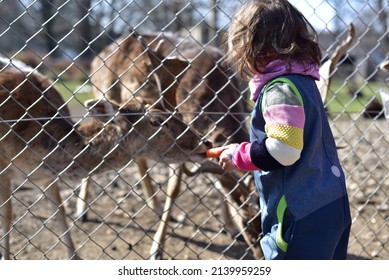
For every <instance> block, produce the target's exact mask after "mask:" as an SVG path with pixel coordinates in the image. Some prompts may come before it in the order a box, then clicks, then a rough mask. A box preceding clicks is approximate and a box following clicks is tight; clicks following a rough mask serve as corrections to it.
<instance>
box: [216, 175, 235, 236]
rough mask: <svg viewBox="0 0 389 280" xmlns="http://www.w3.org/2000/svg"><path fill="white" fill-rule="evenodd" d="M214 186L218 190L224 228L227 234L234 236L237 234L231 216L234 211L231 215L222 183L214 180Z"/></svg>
mask: <svg viewBox="0 0 389 280" xmlns="http://www.w3.org/2000/svg"><path fill="white" fill-rule="evenodd" d="M215 187H216V189H217V190H218V191H219V197H220V201H221V214H222V219H223V223H224V228H225V230H226V232H227V233H228V234H230V235H231V236H233V237H235V236H237V235H238V234H239V232H240V231H239V228H238V227H237V226H236V224H235V222H234V220H233V218H232V217H233V216H235V215H236V211H235V213H234V215H231V211H230V207H229V205H228V202H227V201H226V195H225V192H224V189H223V186H222V184H221V183H220V181H219V180H217V181H216V182H215Z"/></svg>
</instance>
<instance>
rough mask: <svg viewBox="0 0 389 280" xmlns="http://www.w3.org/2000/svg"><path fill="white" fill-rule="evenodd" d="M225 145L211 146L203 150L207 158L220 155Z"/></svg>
mask: <svg viewBox="0 0 389 280" xmlns="http://www.w3.org/2000/svg"><path fill="white" fill-rule="evenodd" d="M225 149H226V148H225V147H217V148H212V149H209V150H207V151H206V152H205V155H206V156H207V157H208V158H217V157H219V156H220V155H221V153H222V152H223V151H224V150H225Z"/></svg>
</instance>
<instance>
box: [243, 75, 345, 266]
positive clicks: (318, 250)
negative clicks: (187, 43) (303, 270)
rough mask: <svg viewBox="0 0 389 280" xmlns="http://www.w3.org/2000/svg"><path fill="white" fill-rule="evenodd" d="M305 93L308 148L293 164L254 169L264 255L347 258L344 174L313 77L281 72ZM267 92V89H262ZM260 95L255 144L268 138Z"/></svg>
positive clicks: (252, 133)
mask: <svg viewBox="0 0 389 280" xmlns="http://www.w3.org/2000/svg"><path fill="white" fill-rule="evenodd" d="M281 79H283V80H282V81H281V82H286V83H288V84H289V85H290V86H291V88H292V89H293V92H294V93H295V94H296V95H301V97H302V100H303V106H304V112H305V116H306V121H305V126H304V148H303V150H302V153H301V157H300V159H299V160H298V161H297V162H296V163H294V164H293V165H291V166H286V167H283V168H281V169H277V170H272V171H269V172H265V171H261V170H260V171H255V172H254V177H255V183H256V187H257V190H258V192H259V196H260V206H261V219H262V229H263V234H264V237H263V238H262V240H261V247H262V250H263V252H264V256H265V259H306V260H308V259H315V260H319V259H346V256H347V247H348V239H349V234H350V227H351V216H350V208H349V203H348V197H347V190H346V184H345V178H344V174H343V171H342V168H341V165H340V162H339V159H338V155H337V150H336V145H335V141H334V138H333V135H332V132H331V129H330V126H329V123H328V119H327V116H326V113H325V110H324V106H323V103H322V101H321V98H320V94H319V91H318V89H317V86H316V84H315V81H314V79H312V78H311V77H308V76H304V75H298V74H290V75H284V76H281ZM265 90H266V87H264V89H263V91H265ZM262 96H263V92H262V93H261V94H260V96H259V98H258V100H257V102H256V104H255V108H254V110H253V112H252V119H251V131H250V138H251V142H253V141H255V140H262V139H264V138H265V137H266V134H265V120H264V118H263V115H262V108H261V100H262Z"/></svg>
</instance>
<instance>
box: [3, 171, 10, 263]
mask: <svg viewBox="0 0 389 280" xmlns="http://www.w3.org/2000/svg"><path fill="white" fill-rule="evenodd" d="M11 195H12V194H11V183H10V181H9V180H8V179H7V178H4V176H2V175H0V221H1V224H2V230H3V234H2V236H1V240H2V241H1V248H2V252H1V255H2V256H1V257H2V259H4V260H9V259H11V257H10V251H9V249H10V246H9V244H10V238H9V235H10V231H11V225H12V203H11Z"/></svg>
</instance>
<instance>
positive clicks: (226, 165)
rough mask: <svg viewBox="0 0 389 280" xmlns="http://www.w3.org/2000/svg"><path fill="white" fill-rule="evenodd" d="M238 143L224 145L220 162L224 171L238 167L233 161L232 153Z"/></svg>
mask: <svg viewBox="0 0 389 280" xmlns="http://www.w3.org/2000/svg"><path fill="white" fill-rule="evenodd" d="M238 146H239V145H238V144H230V145H227V146H225V147H224V150H223V152H222V153H221V155H220V159H219V164H220V166H221V167H222V168H223V170H224V171H227V172H231V171H233V170H234V169H237V168H236V167H235V165H234V164H233V163H232V155H233V153H234V150H235V148H236V147H238Z"/></svg>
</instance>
